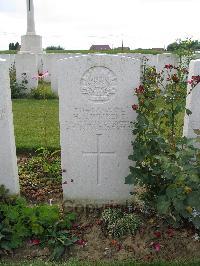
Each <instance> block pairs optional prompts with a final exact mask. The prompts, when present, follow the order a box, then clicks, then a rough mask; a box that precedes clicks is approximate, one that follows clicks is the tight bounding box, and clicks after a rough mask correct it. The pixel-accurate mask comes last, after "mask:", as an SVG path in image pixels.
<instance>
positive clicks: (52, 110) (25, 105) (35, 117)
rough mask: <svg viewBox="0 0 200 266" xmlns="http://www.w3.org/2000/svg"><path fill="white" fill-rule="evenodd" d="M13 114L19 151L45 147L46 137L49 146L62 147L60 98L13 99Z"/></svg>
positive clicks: (51, 147) (52, 147)
mask: <svg viewBox="0 0 200 266" xmlns="http://www.w3.org/2000/svg"><path fill="white" fill-rule="evenodd" d="M45 113H46V115H45ZM13 115H14V127H15V137H16V147H17V151H18V152H26V151H35V150H36V149H38V148H40V147H44V146H45V139H46V142H47V143H46V144H47V147H48V148H50V149H60V145H59V120H58V100H46V101H45V100H34V99H17V100H13ZM44 125H46V138H45V126H44Z"/></svg>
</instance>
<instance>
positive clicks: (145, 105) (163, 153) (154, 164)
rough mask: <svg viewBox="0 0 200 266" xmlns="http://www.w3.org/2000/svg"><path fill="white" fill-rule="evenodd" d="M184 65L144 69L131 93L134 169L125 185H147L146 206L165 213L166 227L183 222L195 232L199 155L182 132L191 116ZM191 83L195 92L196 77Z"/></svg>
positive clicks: (198, 218)
mask: <svg viewBox="0 0 200 266" xmlns="http://www.w3.org/2000/svg"><path fill="white" fill-rule="evenodd" d="M186 56H188V54H186ZM182 62H183V60H180V64H179V65H178V66H173V65H170V64H169V65H166V66H165V69H164V70H163V71H162V72H161V73H157V72H156V70H155V69H154V68H148V67H146V65H144V75H143V77H144V79H143V85H142V86H140V87H139V88H137V89H136V90H135V93H136V95H137V96H138V103H137V104H134V105H133V106H132V108H133V110H134V111H136V112H137V114H138V116H137V120H136V122H134V123H133V134H134V136H135V137H134V141H133V143H132V146H133V154H132V155H130V156H129V159H130V160H132V161H134V166H131V167H130V175H129V176H127V177H126V180H125V182H126V184H139V185H140V186H142V187H145V188H146V191H145V192H144V193H143V199H144V200H145V204H146V205H149V206H150V207H153V208H154V209H156V210H157V211H158V212H159V213H161V214H162V215H163V214H165V215H167V216H168V222H169V223H171V222H173V223H174V224H176V225H180V223H181V222H183V220H184V219H186V220H188V221H192V222H193V224H194V225H195V227H196V228H199V227H200V216H195V217H194V215H193V212H194V210H195V211H197V212H198V211H200V207H199V206H200V199H199V198H198V196H197V195H199V194H200V175H199V173H200V164H199V156H200V155H199V150H198V149H197V148H196V147H195V146H194V145H193V144H194V142H193V141H192V140H187V139H186V138H185V137H182V132H181V131H180V128H182V124H183V123H182V120H183V115H184V113H185V112H186V114H187V115H190V114H191V111H190V110H188V109H185V101H186V97H187V75H188V70H187V69H186V67H185V63H184V64H183V63H182ZM191 82H193V84H194V86H193V87H192V89H195V86H196V85H197V84H198V82H200V79H199V78H198V77H193V81H191ZM189 93H190V92H189Z"/></svg>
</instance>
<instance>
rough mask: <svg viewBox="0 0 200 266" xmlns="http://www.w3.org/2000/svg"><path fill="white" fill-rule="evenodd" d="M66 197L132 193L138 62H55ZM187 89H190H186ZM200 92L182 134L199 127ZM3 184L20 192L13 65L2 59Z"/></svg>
mask: <svg viewBox="0 0 200 266" xmlns="http://www.w3.org/2000/svg"><path fill="white" fill-rule="evenodd" d="M57 68H58V86H59V98H60V101H59V120H60V136H61V151H62V153H61V157H62V172H63V193H64V198H65V199H70V200H72V201H73V200H75V201H80V202H83V201H84V202H89V203H91V202H92V203H94V202H96V203H108V202H112V201H114V202H125V201H126V200H128V198H129V195H130V193H129V192H130V189H131V187H129V186H128V185H125V184H124V177H125V176H127V175H128V173H129V164H130V162H129V161H128V155H129V154H130V153H131V149H132V147H131V140H132V132H131V128H130V122H131V121H134V120H135V119H136V113H135V112H133V110H132V108H131V106H132V104H133V103H136V102H137V99H136V96H134V88H136V87H138V86H139V85H140V76H141V75H140V74H141V71H140V70H141V62H140V60H137V59H133V58H131V57H126V56H121V55H82V56H75V57H70V58H66V59H62V60H60V61H59V62H58V63H57ZM198 74H200V60H195V61H192V62H191V64H190V77H191V76H192V75H198ZM188 86H189V87H188V90H189V89H190V85H188ZM199 94H200V91H199V90H198V88H196V89H195V90H194V92H192V93H191V94H190V96H189V98H188V100H187V107H188V108H189V109H191V110H192V111H193V114H192V115H190V116H186V118H185V125H184V134H185V135H186V136H189V137H193V136H194V135H193V129H196V128H200V107H199V106H200V105H199V101H200V95H199ZM0 95H1V97H0V184H4V185H5V186H6V187H7V188H9V189H10V192H12V193H18V192H19V182H18V175H17V161H16V151H15V141H14V130H13V118H12V107H11V97H10V89H9V63H8V62H6V61H5V60H2V59H1V60H0Z"/></svg>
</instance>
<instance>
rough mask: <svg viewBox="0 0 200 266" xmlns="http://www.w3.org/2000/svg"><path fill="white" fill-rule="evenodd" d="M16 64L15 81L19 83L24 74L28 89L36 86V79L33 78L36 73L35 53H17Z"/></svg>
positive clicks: (36, 60) (36, 61)
mask: <svg viewBox="0 0 200 266" xmlns="http://www.w3.org/2000/svg"><path fill="white" fill-rule="evenodd" d="M15 60H16V62H15V66H16V78H17V82H18V83H21V82H22V80H23V76H24V75H25V76H26V79H27V81H28V83H27V85H26V86H27V88H28V91H30V90H31V89H34V88H37V86H38V79H37V78H35V77H36V76H37V75H38V59H37V55H36V54H17V55H16V58H15Z"/></svg>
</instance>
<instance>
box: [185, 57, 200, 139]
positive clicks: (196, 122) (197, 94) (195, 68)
mask: <svg viewBox="0 0 200 266" xmlns="http://www.w3.org/2000/svg"><path fill="white" fill-rule="evenodd" d="M198 75H200V59H198V60H192V61H191V62H190V67H189V76H188V80H191V78H192V76H198ZM191 89H192V87H191V85H190V84H188V90H187V92H188V94H189V95H188V97H187V98H186V108H187V109H189V110H190V111H191V112H192V114H191V115H189V116H188V115H187V114H185V119H184V128H183V135H184V136H186V137H188V138H195V137H197V135H196V134H195V133H194V129H200V83H199V84H198V85H197V86H196V87H195V88H194V89H193V90H192V92H191V93H190V91H191Z"/></svg>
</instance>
